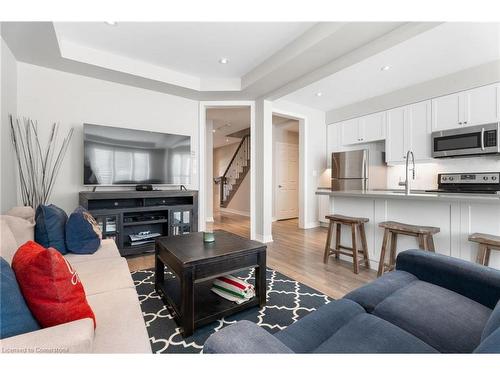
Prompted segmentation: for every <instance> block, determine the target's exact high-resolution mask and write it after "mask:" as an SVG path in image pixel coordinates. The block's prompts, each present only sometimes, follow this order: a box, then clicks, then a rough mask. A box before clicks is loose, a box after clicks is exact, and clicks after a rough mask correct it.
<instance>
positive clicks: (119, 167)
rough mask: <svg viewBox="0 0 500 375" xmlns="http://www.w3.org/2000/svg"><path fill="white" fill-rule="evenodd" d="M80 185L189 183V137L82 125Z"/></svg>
mask: <svg viewBox="0 0 500 375" xmlns="http://www.w3.org/2000/svg"><path fill="white" fill-rule="evenodd" d="M83 144H84V145H83V147H84V163H83V183H84V184H85V185H137V184H172V185H184V184H189V183H190V182H191V137H190V136H186V135H177V134H167V133H157V132H150V131H143V130H133V129H125V128H116V127H112V126H102V125H92V124H84V125H83Z"/></svg>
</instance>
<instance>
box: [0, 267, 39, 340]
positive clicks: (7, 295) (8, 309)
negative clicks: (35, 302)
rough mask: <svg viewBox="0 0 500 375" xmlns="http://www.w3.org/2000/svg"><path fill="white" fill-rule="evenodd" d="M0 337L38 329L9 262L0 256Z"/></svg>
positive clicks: (3, 337)
mask: <svg viewBox="0 0 500 375" xmlns="http://www.w3.org/2000/svg"><path fill="white" fill-rule="evenodd" d="M0 309H1V310H0V313H1V315H0V322H1V324H0V339H5V338H7V337H11V336H16V335H20V334H22V333H27V332H31V331H36V330H37V329H40V325H39V324H38V322H37V321H36V320H35V318H34V317H33V315H32V314H31V312H30V310H29V309H28V306H27V305H26V302H25V301H24V297H23V295H22V294H21V290H20V289H19V285H18V284H17V280H16V276H15V275H14V271H12V268H10V265H9V263H7V261H6V260H5V259H3V258H0Z"/></svg>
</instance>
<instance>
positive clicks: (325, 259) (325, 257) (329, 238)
mask: <svg viewBox="0 0 500 375" xmlns="http://www.w3.org/2000/svg"><path fill="white" fill-rule="evenodd" d="M332 232H333V221H332V220H330V224H329V225H328V234H327V235H326V244H325V254H324V255H323V263H325V264H326V263H328V257H329V256H330V242H331V241H332Z"/></svg>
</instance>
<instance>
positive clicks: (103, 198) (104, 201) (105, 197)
mask: <svg viewBox="0 0 500 375" xmlns="http://www.w3.org/2000/svg"><path fill="white" fill-rule="evenodd" d="M79 201H80V205H81V206H82V207H84V208H86V209H87V210H89V212H90V213H91V214H92V216H94V218H95V219H96V221H97V222H98V224H99V226H100V227H101V230H102V234H103V238H112V239H114V240H115V242H116V244H117V246H118V249H119V250H120V254H121V255H123V256H128V255H136V254H142V253H145V252H153V251H154V249H155V244H154V242H150V243H145V244H136V245H132V241H131V239H130V237H129V235H131V234H138V233H139V232H146V231H151V233H160V234H161V235H162V236H176V235H180V234H184V233H188V232H197V231H198V192H197V191H195V190H153V191H135V190H118V191H81V192H80V194H79Z"/></svg>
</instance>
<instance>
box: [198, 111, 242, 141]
mask: <svg viewBox="0 0 500 375" xmlns="http://www.w3.org/2000/svg"><path fill="white" fill-rule="evenodd" d="M206 118H207V120H211V121H213V129H214V130H215V132H213V133H212V134H213V148H218V147H222V146H226V145H230V144H232V143H236V142H239V141H240V140H241V138H239V137H228V136H227V135H228V134H232V133H235V132H237V131H239V130H243V129H247V128H249V127H250V107H248V106H247V107H225V108H224V107H217V108H208V109H207V115H206Z"/></svg>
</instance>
